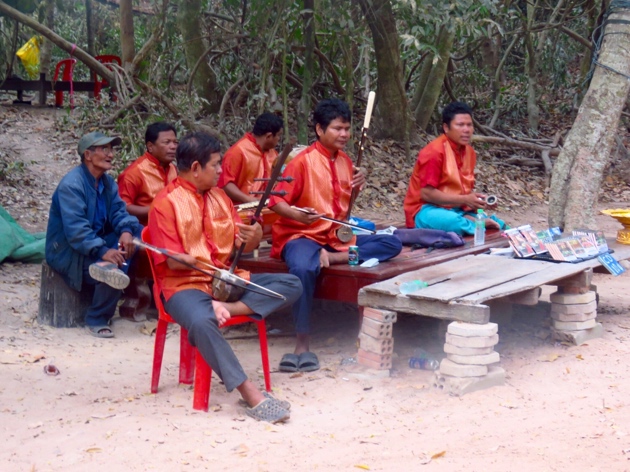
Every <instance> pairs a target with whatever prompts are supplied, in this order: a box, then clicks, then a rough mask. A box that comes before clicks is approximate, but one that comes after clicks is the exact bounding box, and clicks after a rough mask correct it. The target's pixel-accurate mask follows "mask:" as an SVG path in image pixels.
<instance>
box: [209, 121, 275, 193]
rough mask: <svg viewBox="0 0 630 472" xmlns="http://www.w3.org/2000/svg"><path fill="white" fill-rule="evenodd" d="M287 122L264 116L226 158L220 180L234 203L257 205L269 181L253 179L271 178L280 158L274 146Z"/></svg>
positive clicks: (228, 151)
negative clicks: (275, 164) (275, 162)
mask: <svg viewBox="0 0 630 472" xmlns="http://www.w3.org/2000/svg"><path fill="white" fill-rule="evenodd" d="M283 128H284V123H283V122H282V118H280V117H279V116H277V115H274V114H273V113H263V114H262V115H260V116H259V117H258V118H257V119H256V122H255V123H254V129H253V130H252V132H251V133H246V134H245V136H243V137H242V138H241V139H240V140H239V141H238V142H237V143H236V144H234V146H232V147H231V148H230V149H228V150H227V152H226V153H225V155H224V156H223V173H222V174H221V177H219V188H222V189H223V190H225V193H227V194H228V196H229V197H230V198H231V199H232V201H233V202H234V203H246V202H256V201H258V200H259V199H260V196H259V195H251V194H250V193H249V192H256V191H259V192H262V191H263V190H264V189H265V186H266V185H267V182H264V181H263V182H260V181H259V182H255V181H254V179H262V178H269V175H270V174H271V167H272V165H273V163H274V161H275V160H276V157H278V153H277V152H276V150H275V147H276V146H277V145H278V141H279V140H280V137H281V136H282V129H283Z"/></svg>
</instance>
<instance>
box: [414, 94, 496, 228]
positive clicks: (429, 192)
mask: <svg viewBox="0 0 630 472" xmlns="http://www.w3.org/2000/svg"><path fill="white" fill-rule="evenodd" d="M442 129H443V131H444V134H443V135H442V136H440V137H439V138H437V139H434V140H433V141H431V142H430V143H429V144H428V145H427V146H426V147H424V148H423V149H422V150H421V151H420V153H419V154H418V160H417V161H416V164H415V166H414V168H413V172H412V174H411V180H410V182H409V188H408V189H407V195H406V196H405V201H404V209H405V221H406V224H407V227H408V228H429V229H440V230H443V231H454V232H456V233H457V234H460V235H462V234H474V233H475V215H476V212H477V210H478V209H480V208H481V209H484V210H485V209H486V208H488V205H487V203H486V195H484V194H483V193H477V192H474V191H473V188H474V186H475V164H476V162H477V155H476V154H475V151H474V150H473V148H472V146H471V145H470V142H471V140H472V135H473V131H474V129H473V121H472V110H471V109H470V107H469V106H468V105H466V104H464V103H461V102H453V103H451V104H449V105H447V106H446V107H445V108H444V111H443V112H442ZM486 227H487V228H496V229H503V228H504V227H505V223H504V222H503V221H501V220H500V219H498V218H497V217H496V216H494V215H493V216H491V217H490V218H487V219H486Z"/></svg>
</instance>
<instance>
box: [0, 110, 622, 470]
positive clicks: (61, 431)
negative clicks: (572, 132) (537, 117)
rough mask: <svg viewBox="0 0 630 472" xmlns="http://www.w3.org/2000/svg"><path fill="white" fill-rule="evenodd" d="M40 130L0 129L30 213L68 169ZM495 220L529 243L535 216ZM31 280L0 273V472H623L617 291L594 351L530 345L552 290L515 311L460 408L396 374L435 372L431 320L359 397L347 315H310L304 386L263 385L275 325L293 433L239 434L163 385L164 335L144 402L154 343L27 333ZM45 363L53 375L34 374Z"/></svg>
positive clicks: (351, 320) (420, 324) (335, 309)
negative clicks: (495, 358)
mask: <svg viewBox="0 0 630 472" xmlns="http://www.w3.org/2000/svg"><path fill="white" fill-rule="evenodd" d="M52 113H53V112H50V113H49V115H50V114H52ZM48 118H49V119H48V120H43V119H38V120H36V125H34V124H33V121H32V120H30V119H29V117H28V116H25V117H24V120H23V122H24V126H19V127H16V126H11V127H10V133H9V132H7V129H6V128H4V129H0V145H2V146H4V147H5V148H6V147H7V146H13V147H14V148H19V152H20V155H22V156H24V159H25V160H27V161H29V162H30V161H34V162H32V163H31V164H30V165H29V167H28V169H27V171H26V177H27V178H32V179H33V181H34V182H36V183H37V184H36V185H34V190H33V195H36V194H39V193H41V194H46V193H47V192H48V194H50V193H52V190H54V187H55V185H56V183H57V182H58V180H59V178H60V176H61V175H63V174H64V173H65V171H67V169H68V168H69V167H70V166H71V165H72V164H71V160H72V151H73V148H74V145H75V143H76V142H75V143H72V142H71V141H64V139H65V138H61V137H60V138H59V142H52V141H51V140H49V139H43V138H41V137H37V136H29V135H30V133H32V132H33V129H34V127H38V126H41V127H46V126H50V123H51V122H52V121H51V116H48ZM27 136H28V137H30V138H31V140H30V141H29V144H25V140H24V138H25V137H27ZM51 161H53V165H50V163H51ZM5 198H6V197H5ZM12 198H13V200H12V201H9V202H8V203H7V202H6V201H5V202H3V204H5V206H6V207H7V209H8V210H9V211H11V212H12V213H13V211H14V210H15V212H16V213H19V216H20V218H19V221H20V223H21V224H23V225H24V226H25V227H27V228H28V229H29V230H36V229H42V225H43V226H44V227H45V217H44V216H43V215H42V212H41V208H39V207H38V204H37V199H36V198H35V197H33V196H31V195H29V194H21V195H16V196H15V197H12ZM31 199H32V201H31ZM12 202H13V203H12ZM29 202H31V204H30V206H29ZM624 205H625V206H627V202H626V204H624V203H623V202H619V206H624ZM503 216H505V217H507V218H508V219H509V221H510V222H512V223H525V222H528V223H532V224H533V225H534V226H536V227H541V228H542V227H543V226H544V222H545V216H546V209H545V207H544V206H540V207H535V208H527V209H523V210H522V211H521V212H518V211H515V212H511V213H510V214H508V215H503ZM597 222H598V225H599V226H600V227H601V228H602V229H604V230H605V231H606V232H607V233H608V234H609V235H611V236H612V235H614V233H615V231H616V228H617V227H618V226H617V224H616V223H615V222H614V221H612V220H608V219H607V218H605V217H599V216H598V217H597ZM39 273H40V268H39V266H37V265H23V264H13V263H4V264H1V265H0V307H1V308H2V309H0V373H1V375H2V382H0V439H2V440H3V446H2V448H1V449H0V470H2V471H84V470H92V471H100V470H103V471H119V470H120V471H123V470H124V471H127V470H137V471H145V470H169V471H170V470H182V471H187V470H206V469H208V470H210V469H214V470H217V469H219V470H226V469H231V470H261V471H276V470H330V471H333V470H334V471H337V470H381V471H390V470H408V469H425V470H444V471H460V470H461V471H464V470H465V471H501V472H503V471H505V470H510V471H531V470H566V469H571V470H580V471H625V470H630V460H629V459H630V436H629V433H630V400H628V392H629V391H630V376H629V375H628V373H627V366H628V359H629V358H630V320H629V319H628V316H629V315H630V295H628V288H629V287H630V284H629V282H630V275H628V273H626V274H624V275H622V276H620V277H617V278H614V277H612V276H607V275H598V274H596V275H595V277H594V278H595V280H594V283H595V284H596V285H597V287H598V291H599V294H600V305H599V308H598V311H599V320H600V321H601V322H602V323H603V325H604V327H605V334H604V336H603V337H602V338H601V339H596V340H593V341H589V342H588V343H587V344H584V345H582V346H579V347H575V346H565V345H562V344H554V343H553V342H552V341H551V340H550V338H549V337H546V335H547V334H548V329H547V327H548V324H549V316H548V311H549V304H548V303H547V302H548V298H549V293H550V292H551V291H552V290H553V288H552V287H545V289H544V292H543V297H542V301H541V303H539V305H538V306H537V307H533V308H532V307H527V308H523V309H519V310H518V311H517V312H515V314H514V317H513V321H512V323H510V324H504V325H501V326H500V339H501V340H500V343H499V345H498V346H497V351H498V352H499V353H500V354H501V365H502V367H503V368H505V370H506V372H507V374H508V379H507V383H506V385H505V386H502V387H495V388H492V389H489V390H485V391H482V392H475V393H472V394H469V395H466V396H464V397H461V398H457V397H450V396H448V395H446V394H445V393H443V392H442V391H440V390H437V389H435V388H434V387H433V385H432V381H431V377H432V374H431V373H430V372H427V371H420V370H412V369H409V368H408V367H407V360H408V358H409V356H410V355H411V352H412V350H413V348H414V347H424V348H425V349H427V350H429V351H430V352H433V353H435V354H436V355H438V356H439V355H440V352H441V345H442V343H443V340H442V339H440V338H438V331H439V329H438V325H439V323H438V322H437V321H436V320H433V319H430V318H423V317H418V316H412V315H400V317H399V321H398V322H397V323H396V325H395V327H394V328H395V330H394V338H395V342H396V344H395V353H396V357H395V360H394V368H393V369H392V372H391V377H389V378H362V379H361V378H356V377H354V376H351V375H350V374H349V373H348V370H349V369H351V367H347V365H348V364H349V365H350V366H352V364H351V362H352V358H353V356H355V354H356V345H355V339H356V335H357V332H358V322H357V320H358V317H357V311H356V307H354V306H350V305H342V304H321V305H319V309H318V310H317V314H316V317H315V333H314V343H313V344H314V345H313V349H314V351H316V352H317V353H318V354H319V355H320V360H321V362H322V366H323V368H322V369H321V370H320V371H318V372H315V373H311V374H303V375H302V374H300V375H287V374H282V373H279V372H275V370H276V366H277V363H278V361H279V360H280V358H281V356H282V354H283V353H285V352H289V351H290V350H291V348H292V344H293V339H292V337H291V331H292V325H291V322H290V317H289V316H287V315H286V314H278V315H273V316H272V317H270V318H269V325H270V326H271V327H272V328H274V329H276V330H278V332H279V334H276V335H273V336H272V337H271V338H270V342H269V351H270V357H271V362H272V367H273V370H274V372H273V373H272V384H273V389H274V392H275V394H276V395H277V396H278V397H280V398H282V399H287V400H289V401H290V402H291V403H292V417H291V420H290V421H289V422H288V423H287V424H283V425H275V426H272V425H269V424H265V423H258V422H256V421H253V420H251V419H250V418H248V417H246V416H245V415H244V411H243V407H242V406H240V405H239V404H238V394H237V393H236V392H233V393H231V394H228V393H227V392H226V391H225V388H224V387H223V386H222V385H221V383H220V381H219V379H218V378H216V377H215V378H214V379H213V384H212V391H211V398H210V411H209V412H208V413H204V412H197V411H194V410H192V408H191V406H192V391H191V389H190V387H187V386H179V385H178V384H177V378H178V359H179V357H178V352H179V346H178V341H179V331H178V329H177V328H176V327H174V329H173V331H171V332H170V335H169V337H168V340H167V345H166V349H165V357H164V366H163V370H162V377H161V382H160V391H159V393H158V394H157V395H151V394H150V393H149V387H150V374H151V365H152V357H153V341H154V338H153V337H150V336H148V335H147V330H146V329H144V325H143V324H136V323H131V322H129V321H126V320H121V319H120V318H115V322H114V331H115V333H116V338H115V339H112V340H101V339H96V338H93V337H90V336H88V335H87V334H86V333H85V332H84V331H83V330H81V329H54V328H50V327H45V326H39V325H37V323H36V322H33V320H34V318H35V317H36V314H37V307H38V298H39ZM226 335H227V336H228V337H237V338H239V339H235V340H233V341H232V345H233V347H234V349H235V351H236V353H237V355H238V357H239V358H240V359H241V361H242V363H243V365H244V368H245V370H246V372H247V373H248V374H249V375H250V376H251V378H252V379H254V380H255V381H256V382H258V383H259V384H260V385H261V386H262V385H263V380H262V371H261V368H260V357H259V349H258V346H257V339H256V337H255V334H254V333H252V332H250V331H246V330H245V331H244V330H239V331H230V332H228V333H226ZM49 363H52V364H54V365H55V366H56V367H57V368H58V369H59V370H60V375H58V376H48V375H46V374H45V373H44V367H45V366H46V365H47V364H49Z"/></svg>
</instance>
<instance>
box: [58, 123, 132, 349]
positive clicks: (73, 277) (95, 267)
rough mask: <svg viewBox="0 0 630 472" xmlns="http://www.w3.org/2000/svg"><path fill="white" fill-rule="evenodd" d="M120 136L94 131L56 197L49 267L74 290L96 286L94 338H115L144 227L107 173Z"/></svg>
mask: <svg viewBox="0 0 630 472" xmlns="http://www.w3.org/2000/svg"><path fill="white" fill-rule="evenodd" d="M120 142H121V140H120V138H119V137H110V136H106V135H104V134H103V133H100V132H98V131H94V132H91V133H88V134H86V135H85V136H83V137H82V138H81V139H80V140H79V146H78V152H79V156H80V157H81V164H80V165H79V166H77V167H75V168H74V169H72V170H71V171H70V172H68V173H67V174H66V175H65V176H64V177H63V178H62V179H61V182H59V185H58V186H57V189H56V190H55V193H54V194H53V197H52V204H51V205H50V214H49V218H48V231H47V233H46V262H48V264H49V265H50V267H52V268H53V269H55V270H56V271H57V272H59V273H60V274H61V275H62V277H63V278H64V280H65V281H66V283H67V284H68V285H69V286H70V287H71V288H73V289H74V290H77V291H81V290H82V289H83V288H85V287H86V285H91V286H94V296H93V298H92V304H91V305H90V307H89V308H88V309H87V312H86V313H85V325H86V328H87V330H88V332H89V333H90V334H92V335H93V336H96V337H100V338H112V337H114V333H113V331H112V330H111V328H110V327H109V322H110V320H111V318H112V317H113V316H114V312H115V310H116V305H117V303H118V300H119V299H120V296H121V294H122V289H124V288H125V287H126V286H127V285H128V284H129V277H128V276H127V275H126V272H127V270H128V267H129V266H128V264H127V262H126V261H127V260H129V259H130V258H131V257H132V256H133V254H134V252H135V246H134V244H133V243H132V239H133V237H134V236H138V237H139V236H140V233H141V231H142V226H141V225H140V223H139V222H138V219H137V218H136V217H135V216H131V215H130V214H129V213H127V209H126V205H125V202H123V201H122V200H121V198H120V197H119V196H118V186H117V185H116V182H115V181H114V179H113V178H112V177H110V176H109V175H108V174H107V171H108V170H110V169H111V168H112V167H113V166H112V161H113V158H114V149H113V146H117V145H119V144H120Z"/></svg>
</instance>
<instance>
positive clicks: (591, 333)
mask: <svg viewBox="0 0 630 472" xmlns="http://www.w3.org/2000/svg"><path fill="white" fill-rule="evenodd" d="M603 335H604V327H603V326H602V324H601V323H597V324H596V325H595V327H593V328H591V329H583V330H581V331H562V330H559V329H554V328H551V337H552V338H553V339H555V340H556V341H561V342H567V343H571V344H575V345H576V346H579V345H580V344H584V343H585V342H587V341H590V340H591V339H595V338H601V337H602V336H603Z"/></svg>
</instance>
